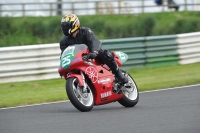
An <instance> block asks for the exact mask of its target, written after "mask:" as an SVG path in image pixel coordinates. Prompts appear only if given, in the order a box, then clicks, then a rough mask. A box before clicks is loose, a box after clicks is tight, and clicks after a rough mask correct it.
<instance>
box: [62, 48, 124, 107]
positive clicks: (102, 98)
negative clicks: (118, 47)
mask: <svg viewBox="0 0 200 133" xmlns="http://www.w3.org/2000/svg"><path fill="white" fill-rule="evenodd" d="M87 52H88V50H82V51H81V52H79V53H78V54H77V55H76V56H75V58H74V59H73V62H72V64H71V65H70V67H69V68H67V69H63V68H62V67H60V68H59V73H60V75H61V76H64V77H65V79H66V80H67V79H68V78H69V77H76V78H77V79H78V81H79V85H80V86H83V85H84V82H83V77H82V75H81V74H79V73H71V74H68V73H69V72H73V71H75V72H76V71H77V70H79V71H82V72H83V73H84V74H85V75H86V76H87V77H88V78H89V79H90V81H91V83H92V84H93V86H94V88H91V89H92V91H93V92H94V93H93V94H94V104H95V105H101V104H106V103H110V102H114V101H118V100H120V99H121V98H122V97H123V96H124V94H123V93H122V94H116V93H114V92H113V84H114V75H113V74H112V73H111V72H110V71H109V70H107V69H106V68H104V67H102V66H101V64H99V63H98V62H97V61H96V60H91V61H90V62H85V61H83V59H82V54H84V53H87ZM114 57H115V59H116V62H117V63H118V64H119V65H121V63H120V61H119V59H118V57H117V56H114ZM67 74H68V75H67Z"/></svg>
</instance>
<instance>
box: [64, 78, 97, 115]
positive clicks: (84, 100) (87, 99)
mask: <svg viewBox="0 0 200 133" xmlns="http://www.w3.org/2000/svg"><path fill="white" fill-rule="evenodd" d="M86 88H87V92H83V89H82V87H80V86H79V82H78V79H77V78H75V77H71V78H68V79H67V82H66V92H67V95H68V98H69V100H70V102H71V103H72V104H73V105H74V107H76V108H77V109H78V110H80V111H82V112H87V111H90V110H91V109H92V108H93V106H94V98H93V93H92V91H91V89H90V87H89V86H88V85H87V84H86Z"/></svg>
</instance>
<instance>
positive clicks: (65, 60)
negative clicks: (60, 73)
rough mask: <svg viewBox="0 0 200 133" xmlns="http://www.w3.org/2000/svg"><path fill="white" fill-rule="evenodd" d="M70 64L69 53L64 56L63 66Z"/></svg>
mask: <svg viewBox="0 0 200 133" xmlns="http://www.w3.org/2000/svg"><path fill="white" fill-rule="evenodd" d="M69 64H70V56H69V55H68V56H66V57H64V58H62V66H63V67H65V66H67V65H69Z"/></svg>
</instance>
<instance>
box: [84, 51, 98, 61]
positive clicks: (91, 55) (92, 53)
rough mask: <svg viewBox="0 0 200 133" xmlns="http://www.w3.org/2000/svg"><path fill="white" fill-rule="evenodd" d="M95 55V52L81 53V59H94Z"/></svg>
mask: <svg viewBox="0 0 200 133" xmlns="http://www.w3.org/2000/svg"><path fill="white" fill-rule="evenodd" d="M96 56H97V52H90V53H88V54H87V55H83V57H82V58H83V60H89V59H94V58H95V57H96Z"/></svg>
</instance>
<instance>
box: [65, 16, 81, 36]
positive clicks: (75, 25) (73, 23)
mask: <svg viewBox="0 0 200 133" xmlns="http://www.w3.org/2000/svg"><path fill="white" fill-rule="evenodd" d="M79 28H80V21H79V19H78V17H77V16H76V15H75V14H68V15H65V16H64V17H63V18H62V19H61V30H62V32H63V34H64V35H65V36H69V35H71V34H72V33H74V32H75V31H77V30H78V29H79Z"/></svg>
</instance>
